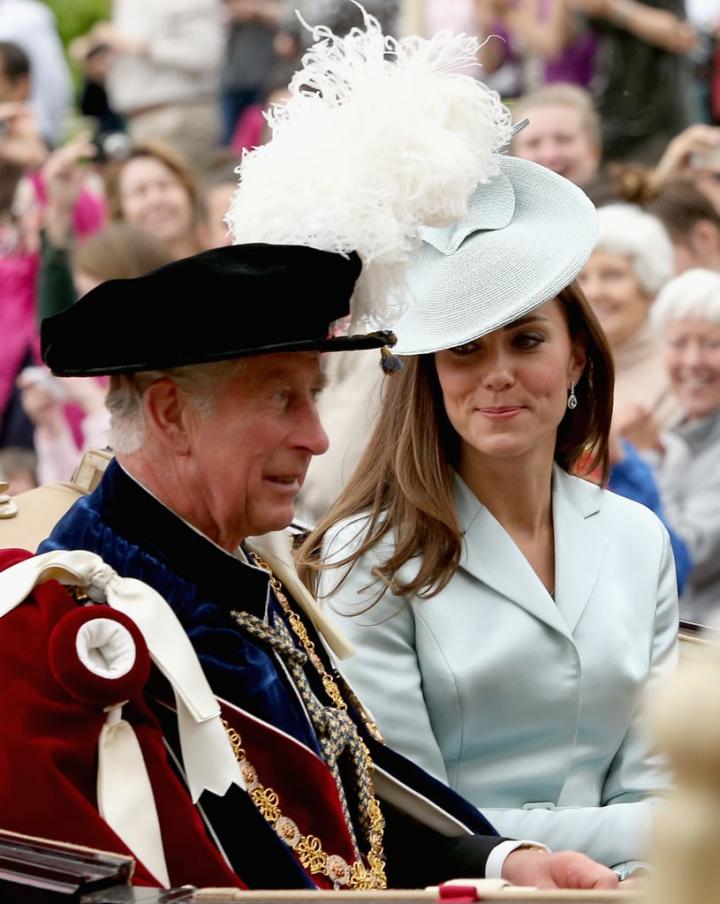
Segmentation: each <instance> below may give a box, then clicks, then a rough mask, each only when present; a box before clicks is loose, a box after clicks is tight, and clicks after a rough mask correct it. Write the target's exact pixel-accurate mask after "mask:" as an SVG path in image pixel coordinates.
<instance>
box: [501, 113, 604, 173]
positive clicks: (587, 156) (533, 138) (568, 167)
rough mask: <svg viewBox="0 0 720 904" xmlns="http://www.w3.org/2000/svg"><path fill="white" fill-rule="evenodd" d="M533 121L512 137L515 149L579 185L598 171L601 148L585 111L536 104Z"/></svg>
mask: <svg viewBox="0 0 720 904" xmlns="http://www.w3.org/2000/svg"><path fill="white" fill-rule="evenodd" d="M528 117H529V119H530V124H529V125H528V126H526V127H525V128H524V129H523V130H522V131H521V132H518V134H517V135H516V137H515V138H514V139H513V145H512V153H513V154H515V156H517V157H524V158H525V160H533V161H534V162H535V163H539V164H541V165H542V166H546V167H547V168H548V169H551V170H552V171H553V172H555V173H559V174H560V175H561V176H565V178H566V179H570V181H571V182H575V183H576V184H577V185H586V184H587V183H588V182H590V180H591V179H592V178H593V176H595V174H596V173H597V168H598V164H599V163H600V151H599V148H598V147H596V146H595V145H594V144H593V143H592V141H591V140H590V136H589V134H588V131H587V129H586V128H585V127H584V125H583V117H582V113H581V112H580V111H579V110H576V109H574V108H573V107H567V106H564V105H563V104H550V105H548V106H546V107H533V109H532V111H530V112H529V113H528Z"/></svg>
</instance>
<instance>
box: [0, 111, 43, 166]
mask: <svg viewBox="0 0 720 904" xmlns="http://www.w3.org/2000/svg"><path fill="white" fill-rule="evenodd" d="M0 122H2V123H3V127H4V133H3V134H1V135H0V163H6V164H7V163H9V164H12V165H14V166H19V167H21V168H22V169H24V170H33V169H37V168H38V167H39V166H41V165H42V163H43V161H44V160H45V158H46V157H47V155H48V147H47V145H46V144H45V142H44V141H43V139H42V137H41V135H40V132H39V130H38V127H37V122H36V120H35V115H34V114H33V112H32V110H31V109H30V107H29V106H28V105H27V104H16V103H4V104H3V103H0Z"/></svg>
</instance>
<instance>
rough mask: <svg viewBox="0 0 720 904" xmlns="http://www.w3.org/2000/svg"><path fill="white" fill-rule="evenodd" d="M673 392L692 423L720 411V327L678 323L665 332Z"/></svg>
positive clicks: (680, 321) (678, 321)
mask: <svg viewBox="0 0 720 904" xmlns="http://www.w3.org/2000/svg"><path fill="white" fill-rule="evenodd" d="M663 343H664V346H665V361H666V363H667V368H668V373H669V374H670V382H671V384H672V388H673V392H674V393H675V395H676V396H677V398H678V399H679V400H680V403H681V404H682V406H683V408H684V410H685V412H686V413H687V415H688V417H689V418H690V419H691V420H696V419H698V418H703V417H707V416H708V415H710V414H713V412H715V411H717V410H718V409H720V324H717V323H712V322H710V321H707V320H703V319H698V320H676V321H670V322H669V323H668V324H666V326H665V328H664V330H663Z"/></svg>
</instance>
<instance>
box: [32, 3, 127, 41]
mask: <svg viewBox="0 0 720 904" xmlns="http://www.w3.org/2000/svg"><path fill="white" fill-rule="evenodd" d="M43 2H44V3H46V4H47V5H48V6H49V7H50V9H52V11H53V12H54V13H55V18H56V19H57V23H58V28H59V30H60V37H61V38H62V41H63V44H65V46H67V45H68V43H69V42H70V41H72V39H73V38H76V37H77V36H78V35H82V34H85V32H86V31H88V29H89V28H91V27H92V25H93V23H94V22H97V21H98V19H107V18H109V16H110V5H111V0H43Z"/></svg>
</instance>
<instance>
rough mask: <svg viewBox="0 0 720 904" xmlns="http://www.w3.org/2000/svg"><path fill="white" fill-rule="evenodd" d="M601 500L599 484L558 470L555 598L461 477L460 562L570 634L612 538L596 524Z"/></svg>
mask: <svg viewBox="0 0 720 904" xmlns="http://www.w3.org/2000/svg"><path fill="white" fill-rule="evenodd" d="M601 499H602V491H601V490H600V489H599V488H598V487H595V486H594V485H593V484H590V483H587V482H586V481H583V480H579V479H578V478H574V477H570V476H569V475H568V474H566V473H565V472H564V471H563V470H562V469H561V468H559V467H557V466H556V467H555V468H554V472H553V520H554V531H555V598H554V599H553V598H552V597H551V596H550V594H549V593H548V592H547V590H546V589H545V587H544V586H543V584H542V581H540V579H539V578H538V576H537V575H536V574H535V572H534V571H533V569H532V567H531V566H530V564H529V562H528V561H527V559H526V558H525V556H524V555H523V554H522V553H521V552H520V550H519V549H518V547H517V546H516V544H515V542H514V541H513V540H512V538H511V537H510V535H509V534H508V533H507V532H506V531H505V529H504V528H503V527H502V526H501V525H500V524H499V522H498V521H496V519H495V518H494V517H493V516H492V515H491V513H490V512H489V511H488V510H487V509H486V508H485V507H484V506H483V505H482V504H481V503H480V502H479V501H478V499H477V498H476V497H475V495H474V494H473V493H472V491H471V490H470V489H469V488H468V486H467V485H466V484H465V483H464V482H463V481H462V480H461V479H460V478H459V477H458V478H456V481H455V505H456V509H457V513H458V519H459V522H460V528H461V530H462V531H463V533H464V539H465V544H464V550H463V555H462V558H461V562H460V565H461V567H462V568H464V569H465V570H466V571H468V572H469V573H470V574H472V575H473V576H474V577H476V578H477V579H478V580H480V581H482V582H483V583H484V584H486V585H487V586H488V587H491V588H492V589H493V590H495V591H496V592H497V593H500V594H502V595H503V596H504V597H506V598H507V599H508V600H510V601H511V602H512V603H514V604H515V605H518V606H520V607H521V608H523V609H525V610H526V611H527V612H529V613H530V614H531V615H533V616H535V618H538V619H540V621H542V622H544V623H545V624H547V625H548V626H549V627H551V628H553V629H554V630H556V631H558V632H559V633H561V634H563V635H565V636H567V637H570V636H571V635H572V632H573V631H574V630H575V627H576V626H577V623H578V621H579V620H580V617H581V615H582V613H583V611H584V610H585V607H586V606H587V603H588V600H589V599H590V595H591V593H592V590H593V587H594V586H595V583H596V581H597V578H598V574H599V571H600V565H601V562H602V559H603V555H604V553H605V547H606V545H607V538H606V537H604V536H603V535H602V534H601V533H600V531H599V530H597V528H596V527H595V524H594V523H593V516H594V515H596V514H597V512H598V511H599V510H600V502H601Z"/></svg>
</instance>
